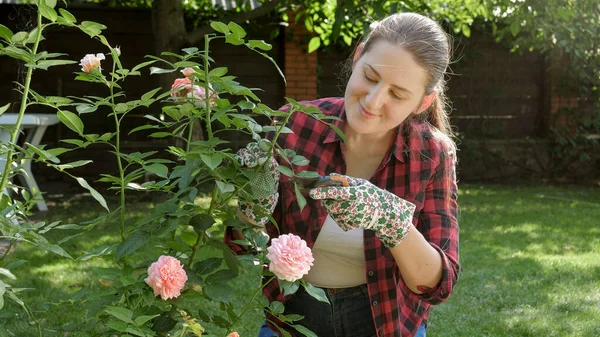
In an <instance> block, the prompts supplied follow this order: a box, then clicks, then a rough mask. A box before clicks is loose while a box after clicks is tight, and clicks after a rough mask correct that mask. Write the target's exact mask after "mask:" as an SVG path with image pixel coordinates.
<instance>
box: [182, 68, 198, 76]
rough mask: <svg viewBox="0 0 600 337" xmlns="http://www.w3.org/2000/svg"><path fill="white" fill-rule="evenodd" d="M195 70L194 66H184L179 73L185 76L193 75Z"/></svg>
mask: <svg viewBox="0 0 600 337" xmlns="http://www.w3.org/2000/svg"><path fill="white" fill-rule="evenodd" d="M195 72H196V71H195V70H194V68H184V69H183V70H182V71H181V73H182V74H183V76H185V77H191V76H192V75H194V73H195Z"/></svg>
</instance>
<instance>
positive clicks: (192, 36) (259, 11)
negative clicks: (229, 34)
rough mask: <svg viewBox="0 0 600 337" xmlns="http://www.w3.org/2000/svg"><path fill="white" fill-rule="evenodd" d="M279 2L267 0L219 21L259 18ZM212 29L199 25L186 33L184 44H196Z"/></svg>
mask: <svg viewBox="0 0 600 337" xmlns="http://www.w3.org/2000/svg"><path fill="white" fill-rule="evenodd" d="M281 2H282V0H271V1H269V2H266V3H263V4H262V6H260V7H258V8H256V9H253V10H251V11H249V12H242V13H234V14H231V15H228V16H225V17H223V18H222V19H221V21H223V22H225V23H227V22H235V23H238V24H239V23H242V22H245V21H248V20H253V19H256V18H260V17H262V16H265V15H267V14H269V13H270V12H271V11H272V10H273V9H274V8H275V7H277V5H279V4H280V3H281ZM212 31H213V29H212V28H211V27H210V25H205V26H202V27H199V28H197V29H196V30H194V31H192V32H189V33H188V34H187V38H186V44H187V45H195V44H198V42H200V41H201V40H202V39H203V38H204V35H206V34H208V33H211V32H212Z"/></svg>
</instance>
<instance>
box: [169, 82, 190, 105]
mask: <svg viewBox="0 0 600 337" xmlns="http://www.w3.org/2000/svg"><path fill="white" fill-rule="evenodd" d="M191 90H192V81H191V80H190V79H189V78H187V77H186V78H178V79H176V80H175V82H173V85H171V97H173V99H174V100H175V101H176V102H185V101H186V99H185V97H187V95H188V93H189V92H190V91H191Z"/></svg>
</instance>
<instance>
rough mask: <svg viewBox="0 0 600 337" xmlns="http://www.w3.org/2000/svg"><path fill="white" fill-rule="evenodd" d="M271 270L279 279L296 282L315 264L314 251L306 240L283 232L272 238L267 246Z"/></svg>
mask: <svg viewBox="0 0 600 337" xmlns="http://www.w3.org/2000/svg"><path fill="white" fill-rule="evenodd" d="M267 250H268V253H267V258H268V259H269V260H270V261H271V263H270V264H269V270H270V271H272V272H273V273H274V274H275V275H276V276H277V277H278V278H279V279H283V280H286V281H290V282H294V281H296V280H298V279H301V278H302V276H303V275H305V274H307V273H308V271H309V270H310V267H312V265H313V261H314V260H315V259H314V258H313V255H312V252H311V250H310V248H308V246H307V245H306V241H304V240H302V239H301V238H300V237H299V236H297V235H294V234H283V235H280V236H279V237H278V238H275V239H273V240H271V246H270V247H269V248H267Z"/></svg>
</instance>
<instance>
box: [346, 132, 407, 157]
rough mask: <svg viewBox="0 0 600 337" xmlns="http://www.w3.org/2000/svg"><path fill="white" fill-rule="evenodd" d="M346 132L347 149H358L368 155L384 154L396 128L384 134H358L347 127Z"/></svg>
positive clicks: (353, 150)
mask: <svg viewBox="0 0 600 337" xmlns="http://www.w3.org/2000/svg"><path fill="white" fill-rule="evenodd" d="M346 125H347V124H346ZM344 134H345V135H346V149H347V150H349V151H352V152H355V151H358V152H359V153H361V154H363V155H366V156H383V155H384V154H385V152H386V151H387V150H388V148H389V146H390V144H391V142H392V141H393V139H394V137H395V135H396V129H392V130H390V131H388V132H386V133H382V134H358V133H355V132H354V131H352V129H350V128H349V127H345V128H344Z"/></svg>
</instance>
